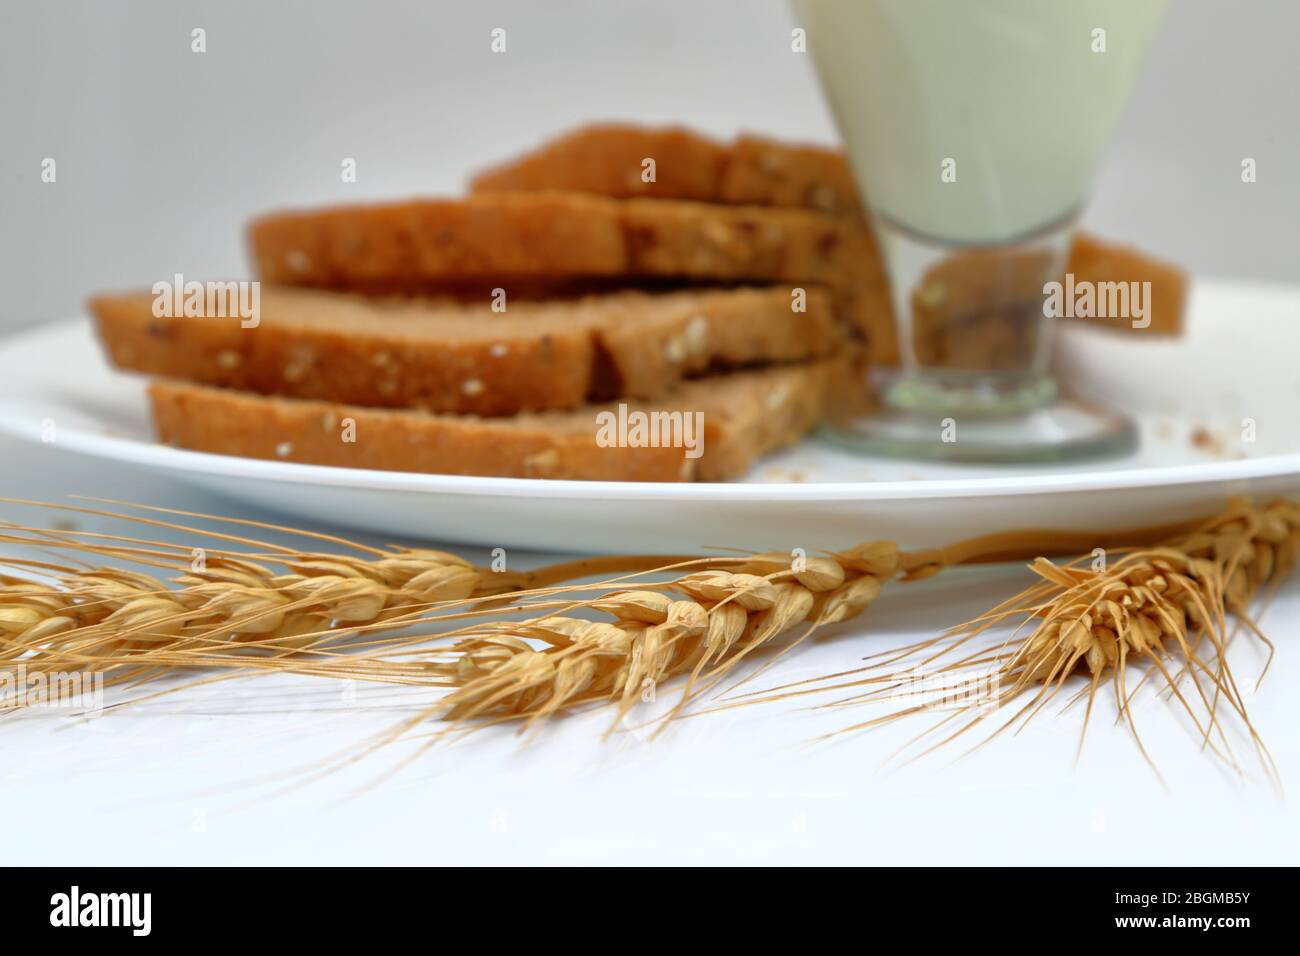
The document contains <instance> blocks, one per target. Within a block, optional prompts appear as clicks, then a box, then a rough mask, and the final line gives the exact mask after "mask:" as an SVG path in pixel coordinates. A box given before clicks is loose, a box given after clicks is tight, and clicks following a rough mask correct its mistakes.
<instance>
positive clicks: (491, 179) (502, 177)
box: [471, 123, 1187, 363]
mask: <svg viewBox="0 0 1300 956" xmlns="http://www.w3.org/2000/svg"><path fill="white" fill-rule="evenodd" d="M646 159H654V160H655V180H654V181H653V182H645V181H643V178H642V175H641V171H642V169H643V164H644V161H645V160H646ZM471 186H472V188H473V189H474V190H475V191H478V192H484V193H488V192H498V191H501V190H515V191H529V190H549V189H565V190H569V191H571V192H575V193H592V194H597V195H602V196H612V197H620V198H622V197H645V198H657V199H691V200H695V201H697V202H712V203H723V204H737V203H739V204H745V205H759V206H784V207H802V208H808V209H816V210H820V211H825V212H831V213H840V214H846V215H849V216H850V217H860V216H861V215H862V212H863V210H862V206H861V204H860V202H859V199H858V193H857V189H856V187H855V184H854V180H853V174H852V171H851V170H850V168H849V163H848V160H847V158H846V157H845V155H844V153H843V152H842V151H840V150H838V149H831V148H827V147H822V146H805V145H797V144H789V143H782V142H780V141H777V140H772V139H767V138H765V137H760V136H741V137H739V138H737V139H736V140H734V141H732V142H731V143H719V142H717V141H715V140H712V139H709V138H707V137H704V136H701V135H699V134H697V133H693V132H691V131H689V130H685V129H682V128H680V127H647V126H637V125H633V124H619V123H602V124H594V125H591V126H583V127H579V128H577V129H575V130H573V131H571V132H569V133H566V134H563V135H561V136H559V137H557V138H555V139H553V140H550V141H549V142H547V143H544V144H543V145H541V146H540V147H538V148H537V149H535V150H532V151H530V152H527V153H525V154H523V155H522V156H520V157H518V158H516V159H514V160H511V161H509V162H506V163H503V164H501V165H499V166H495V167H493V168H491V169H488V170H486V171H485V172H483V173H481V174H480V175H478V176H476V177H475V178H474V179H473V180H472V181H471ZM1066 271H1067V272H1068V273H1071V274H1072V275H1073V276H1074V279H1075V282H1076V283H1090V284H1094V285H1101V284H1102V283H1107V282H1143V281H1146V282H1150V283H1151V310H1150V318H1151V324H1150V325H1149V326H1147V327H1145V328H1143V329H1138V330H1136V331H1142V332H1145V333H1146V334H1150V335H1177V334H1178V333H1179V331H1180V329H1181V327H1182V316H1183V309H1184V307H1185V305H1186V299H1187V276H1186V274H1185V273H1184V272H1183V271H1182V270H1181V269H1179V268H1178V267H1177V266H1174V265H1172V264H1170V263H1168V262H1164V261H1162V260H1160V259H1157V258H1155V257H1153V256H1150V255H1148V254H1146V253H1144V252H1141V251H1140V250H1138V249H1134V248H1130V247H1121V246H1116V245H1112V244H1109V243H1106V242H1103V241H1102V240H1100V239H1097V238H1096V237H1094V236H1090V235H1088V234H1086V233H1081V234H1080V235H1079V237H1078V239H1077V241H1076V242H1075V246H1074V250H1073V252H1072V254H1071V257H1070V260H1069V263H1068V265H1067V267H1066ZM879 274H880V263H879V260H878V254H877V252H876V249H875V246H874V244H871V245H870V246H869V255H868V256H866V257H864V258H863V259H862V260H861V261H860V268H859V270H857V271H856V272H855V274H854V276H853V277H852V279H851V280H850V281H849V282H847V283H837V284H838V285H840V286H841V287H842V291H843V293H844V296H845V301H846V305H847V307H848V311H849V312H850V313H851V314H853V315H854V316H855V317H856V320H857V321H856V324H857V325H858V327H859V328H860V329H861V330H862V332H863V333H864V335H865V336H866V338H867V340H868V343H869V346H870V350H871V351H870V358H871V361H873V362H880V363H892V362H896V361H897V360H898V346H897V341H896V338H895V332H894V323H893V315H892V310H891V309H890V307H889V305H888V295H887V294H886V290H884V288H883V286H882V285H881V284H880V282H879V281H878V278H877V277H878V276H879ZM882 305H884V306H885V307H884V309H882V308H881V306H882ZM1081 321H1085V322H1092V323H1095V324H1099V325H1105V326H1107V327H1111V328H1116V329H1126V330H1127V329H1132V325H1131V323H1129V322H1127V321H1107V320H1104V319H1083V320H1081Z"/></svg>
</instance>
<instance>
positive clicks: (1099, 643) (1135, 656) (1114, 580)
mask: <svg viewBox="0 0 1300 956" xmlns="http://www.w3.org/2000/svg"><path fill="white" fill-rule="evenodd" d="M1298 551H1300V505H1297V504H1296V503H1294V502H1285V501H1282V502H1275V503H1273V504H1271V505H1269V506H1268V507H1265V508H1262V509H1259V508H1256V507H1254V506H1253V505H1251V504H1250V503H1249V502H1247V501H1234V502H1233V503H1232V504H1231V506H1230V507H1229V509H1228V510H1227V511H1226V512H1225V513H1224V514H1223V515H1220V516H1218V517H1216V518H1214V519H1212V520H1210V521H1208V522H1206V523H1204V524H1203V525H1200V526H1199V527H1196V528H1195V529H1194V530H1192V531H1191V532H1189V533H1185V534H1180V535H1177V536H1174V537H1172V538H1170V539H1169V540H1168V541H1167V542H1166V544H1165V545H1164V546H1163V547H1157V548H1144V549H1139V550H1132V551H1128V552H1126V553H1123V554H1122V555H1121V556H1120V557H1119V558H1118V560H1116V561H1114V562H1113V563H1111V564H1110V565H1109V566H1108V567H1105V568H1097V569H1093V568H1085V567H1083V566H1082V561H1076V562H1074V563H1072V564H1065V565H1058V564H1056V563H1054V562H1052V561H1049V560H1047V559H1046V558H1038V559H1037V560H1035V561H1034V562H1033V563H1032V564H1031V565H1030V568H1031V569H1032V570H1033V571H1034V573H1035V574H1036V575H1037V576H1038V577H1039V579H1040V581H1039V583H1038V584H1036V585H1034V586H1032V587H1030V588H1028V589H1026V590H1025V591H1023V592H1022V593H1021V594H1019V595H1017V596H1015V597H1013V598H1012V599H1010V600H1009V601H1006V602H1003V603H1002V604H1000V605H998V606H997V607H995V608H993V609H992V610H991V611H989V612H988V613H986V614H984V615H981V616H980V617H978V618H976V619H975V620H973V621H969V622H967V623H966V624H964V625H961V626H959V627H957V628H955V629H953V630H952V631H950V632H949V633H948V634H947V635H944V636H943V637H942V638H939V639H936V640H934V641H926V642H922V643H920V644H918V645H915V646H913V647H912V648H908V649H905V651H904V652H902V653H900V654H896V655H894V656H892V657H891V658H890V659H889V660H888V661H886V662H885V663H884V664H883V665H882V664H880V663H873V664H871V665H868V666H866V667H863V668H858V669H856V670H853V671H843V672H840V673H839V674H836V675H829V676H827V677H825V678H822V679H814V680H812V681H807V682H801V684H800V685H798V686H797V687H796V686H791V687H785V688H776V689H774V690H773V691H770V692H765V693H763V694H759V695H750V696H749V697H748V698H747V699H746V701H745V703H752V702H757V701H758V700H775V699H786V698H789V697H792V696H797V695H804V694H822V693H827V692H833V693H835V694H836V695H837V696H836V699H835V700H833V701H832V702H831V703H830V704H829V705H823V706H830V707H836V708H839V707H845V706H851V705H856V704H861V703H868V702H872V703H878V702H880V701H881V700H882V699H898V697H899V696H900V695H902V696H904V697H905V698H906V697H914V698H917V699H918V700H919V702H915V703H912V704H910V705H908V706H906V707H904V708H903V709H902V710H899V711H895V712H893V713H889V714H886V715H884V716H881V717H877V718H874V719H871V720H867V721H862V722H859V723H855V724H853V725H851V726H848V727H845V728H843V729H841V730H839V731H836V732H835V733H834V734H831V735H828V736H835V735H838V734H843V733H850V732H855V731H860V730H865V729H869V728H872V727H877V726H880V725H882V724H884V723H888V722H892V721H893V720H896V719H899V718H900V717H906V716H911V715H915V714H918V713H921V712H933V711H934V710H935V709H936V702H935V701H934V699H933V697H927V695H933V694H935V693H936V688H938V689H939V690H940V691H941V696H942V700H941V701H940V704H941V705H942V707H943V708H944V709H947V710H949V711H950V713H949V714H948V716H946V717H944V718H942V719H941V720H939V721H938V722H937V724H935V726H934V727H932V728H931V729H930V730H929V731H926V732H925V733H923V734H921V735H919V736H918V737H917V738H915V739H914V741H913V744H920V743H921V742H922V741H925V742H926V745H925V746H924V747H923V748H919V752H913V753H912V755H911V758H910V759H915V758H916V757H918V756H921V755H923V754H926V753H930V752H932V751H934V750H936V749H938V748H940V747H943V746H945V745H948V744H951V743H953V742H954V741H955V740H956V739H957V738H959V737H961V736H962V735H964V734H967V733H968V732H970V731H972V730H973V729H975V728H976V727H978V726H980V725H981V724H982V723H983V722H984V721H986V720H988V719H990V718H991V717H993V716H994V715H995V714H998V713H1000V712H1002V711H1004V709H1006V708H1008V707H1010V706H1011V705H1012V704H1013V703H1014V704H1017V705H1018V707H1017V709H1016V710H1015V711H1014V713H1012V715H1011V716H1010V717H1009V718H1007V719H1005V720H1004V721H1002V723H1001V724H1000V725H998V726H997V728H996V729H995V730H994V731H993V732H992V734H990V735H989V736H990V737H991V736H996V735H997V734H1000V733H1002V732H1003V731H1005V730H1007V729H1009V728H1013V727H1016V726H1022V725H1023V721H1025V720H1028V719H1030V718H1032V717H1033V716H1034V715H1036V714H1037V713H1039V712H1040V711H1041V710H1042V709H1043V708H1044V707H1045V706H1046V705H1047V704H1049V703H1050V702H1051V701H1052V700H1053V699H1055V698H1056V696H1057V694H1058V693H1059V692H1060V691H1061V689H1062V688H1063V687H1064V686H1065V683H1066V681H1067V679H1068V678H1070V677H1072V676H1074V675H1078V674H1082V675H1083V676H1084V677H1085V678H1086V679H1087V681H1088V684H1087V686H1086V687H1085V688H1083V689H1082V690H1081V691H1080V692H1079V693H1078V694H1076V695H1075V696H1074V698H1073V699H1072V700H1071V701H1070V703H1074V702H1077V701H1079V700H1084V701H1086V709H1085V713H1084V719H1083V726H1082V728H1081V732H1080V740H1079V746H1080V748H1081V747H1082V743H1083V735H1084V733H1085V732H1086V730H1087V725H1088V719H1089V717H1090V716H1091V713H1092V709H1093V704H1094V701H1095V697H1096V694H1097V691H1098V688H1099V686H1100V684H1101V683H1102V682H1103V681H1105V680H1109V681H1110V682H1111V684H1112V685H1113V687H1114V692H1115V698H1116V711H1117V720H1121V721H1124V722H1125V723H1126V724H1127V725H1128V727H1129V729H1130V730H1131V732H1132V734H1133V737H1134V739H1135V741H1136V742H1137V745H1138V747H1139V748H1140V749H1141V751H1142V753H1143V755H1144V757H1145V758H1146V759H1147V761H1148V762H1149V763H1151V766H1152V767H1153V769H1154V767H1155V765H1154V762H1152V761H1151V757H1150V755H1149V754H1148V753H1147V751H1146V749H1145V747H1144V746H1143V744H1142V740H1141V737H1140V735H1139V734H1138V729H1137V725H1136V721H1135V719H1134V713H1133V707H1132V703H1133V697H1134V695H1135V694H1136V692H1137V687H1136V686H1135V687H1132V688H1130V687H1129V686H1128V677H1129V669H1130V667H1132V666H1137V665H1145V667H1146V668H1147V670H1146V673H1145V675H1144V676H1143V678H1142V679H1141V681H1139V685H1140V684H1141V683H1142V682H1145V681H1146V680H1147V679H1149V678H1151V677H1152V676H1153V675H1154V676H1156V677H1158V678H1159V679H1160V680H1162V681H1163V682H1164V685H1165V689H1166V693H1167V694H1168V695H1169V697H1170V699H1172V700H1174V701H1176V702H1177V704H1178V706H1179V707H1181V708H1182V710H1183V711H1184V712H1185V713H1186V714H1187V715H1188V717H1189V718H1190V720H1191V721H1192V723H1193V725H1194V726H1195V727H1196V728H1197V732H1198V735H1199V737H1200V739H1201V743H1202V746H1203V747H1204V748H1205V749H1207V750H1209V751H1210V752H1212V753H1214V754H1216V755H1217V756H1218V757H1220V758H1222V759H1223V760H1224V761H1225V762H1226V763H1227V764H1229V765H1230V766H1231V767H1233V768H1234V769H1236V770H1240V769H1241V768H1240V765H1239V764H1238V762H1237V761H1236V759H1235V757H1234V756H1233V754H1232V748H1231V745H1230V743H1229V740H1228V737H1227V735H1226V734H1225V733H1224V730H1223V728H1222V726H1221V725H1220V712H1221V710H1222V709H1223V708H1225V707H1226V709H1227V710H1229V711H1230V712H1232V713H1234V714H1235V715H1236V716H1237V717H1238V718H1240V720H1241V722H1242V724H1243V725H1244V726H1245V728H1246V729H1247V731H1248V733H1249V736H1250V739H1251V742H1252V744H1253V746H1254V748H1255V749H1256V751H1257V753H1258V755H1259V757H1260V759H1261V761H1262V762H1263V764H1264V766H1265V768H1266V770H1267V772H1268V773H1269V774H1270V775H1275V768H1274V767H1273V765H1272V761H1271V758H1270V757H1269V755H1268V752H1267V749H1266V748H1265V747H1264V745H1263V743H1262V741H1261V740H1260V739H1259V737H1258V735H1257V734H1256V733H1255V730H1254V728H1253V726H1251V724H1250V720H1249V717H1248V715H1247V712H1246V705H1245V700H1244V696H1243V695H1242V693H1241V692H1240V690H1239V688H1238V686H1237V682H1236V679H1235V678H1234V676H1233V674H1232V671H1231V669H1230V667H1229V666H1228V661H1227V657H1226V651H1227V646H1228V644H1229V643H1230V641H1231V637H1232V633H1233V632H1232V631H1231V629H1230V626H1229V622H1228V616H1229V614H1231V615H1233V616H1235V617H1236V618H1238V619H1239V620H1240V621H1241V622H1242V624H1243V625H1244V626H1245V627H1246V628H1247V629H1248V630H1249V632H1251V633H1252V634H1255V635H1256V636H1259V637H1261V638H1262V635H1261V634H1259V631H1258V628H1256V627H1255V625H1254V622H1253V621H1252V620H1251V618H1250V614H1249V606H1250V603H1251V601H1252V599H1254V598H1255V597H1256V596H1257V595H1258V593H1259V592H1260V590H1261V589H1262V588H1264V587H1265V586H1267V585H1270V584H1272V583H1274V582H1276V581H1278V580H1280V578H1281V577H1282V576H1283V575H1285V574H1286V573H1287V572H1289V571H1290V570H1291V568H1292V567H1293V566H1294V564H1295V561H1296V555H1297V552H1298ZM1015 620H1020V621H1021V624H1020V626H1019V627H1018V628H1017V630H1016V632H1015V633H1014V634H1013V635H1012V637H1011V638H1010V639H1008V640H1005V641H1003V642H1002V643H1000V644H997V645H993V646H991V647H990V646H981V645H979V644H977V643H975V639H976V638H978V637H979V636H981V635H983V634H985V633H986V632H988V631H989V630H990V629H992V628H994V627H995V626H997V625H1001V624H1005V623H1007V622H1011V621H1015ZM1270 647H1271V645H1270ZM908 660H912V661H915V662H916V663H914V664H913V666H912V667H910V668H898V667H896V665H897V664H899V663H900V662H904V661H908ZM956 677H960V678H961V680H958V681H954V680H953V678H956ZM846 691H847V692H848V693H846ZM953 698H957V703H956V706H953ZM933 737H938V739H937V740H936V741H934V742H930V740H929V739H930V738H933ZM988 739H989V737H986V738H984V740H985V742H986V741H987V740H988ZM1157 773H1158V771H1157Z"/></svg>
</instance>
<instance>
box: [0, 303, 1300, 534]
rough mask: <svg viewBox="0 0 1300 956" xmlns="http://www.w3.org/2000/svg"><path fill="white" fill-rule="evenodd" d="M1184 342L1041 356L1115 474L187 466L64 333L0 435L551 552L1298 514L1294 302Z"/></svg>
mask: <svg viewBox="0 0 1300 956" xmlns="http://www.w3.org/2000/svg"><path fill="white" fill-rule="evenodd" d="M1188 324H1189V334H1187V335H1185V336H1184V337H1182V338H1180V339H1177V340H1174V341H1165V342H1160V341H1155V340H1151V341H1148V340H1147V339H1145V338H1144V337H1142V336H1140V335H1138V336H1123V335H1117V334H1113V333H1106V332H1104V331H1101V330H1095V329H1087V328H1071V329H1069V330H1068V331H1067V332H1066V333H1065V334H1064V335H1063V336H1062V337H1061V342H1060V349H1061V355H1060V360H1061V363H1062V364H1063V366H1064V367H1065V369H1066V371H1067V374H1068V375H1069V377H1070V380H1071V381H1072V382H1074V383H1075V385H1076V387H1078V388H1081V389H1082V390H1084V391H1085V392H1087V393H1089V394H1090V395H1092V396H1093V397H1095V398H1097V399H1099V400H1101V401H1104V402H1107V403H1109V404H1110V405H1112V406H1113V407H1119V408H1123V409H1125V410H1126V411H1128V412H1129V413H1131V414H1132V415H1134V416H1135V417H1136V418H1137V419H1138V421H1139V425H1140V430H1141V434H1142V441H1141V447H1140V448H1139V450H1138V451H1137V452H1136V453H1135V454H1134V455H1132V456H1129V457H1127V458H1123V459H1118V460H1115V459H1112V460H1109V461H1103V462H1094V463H1090V464H1083V465H1073V466H1069V465H1060V464H1053V465H1034V466H1029V465H1019V466H999V467H980V466H970V465H953V464H935V463H922V462H898V461H887V460H875V459H867V458H861V457H856V456H853V455H851V454H849V453H846V452H843V451H840V450H838V449H836V448H833V447H830V446H828V445H826V444H823V443H821V442H819V441H816V440H811V441H806V442H804V443H803V444H802V445H800V446H798V447H797V448H793V449H791V450H789V451H787V452H784V453H782V454H780V455H777V456H775V457H773V458H769V459H768V460H766V461H764V462H762V463H760V465H759V466H758V467H757V468H756V469H755V471H754V473H753V474H752V475H751V476H750V477H749V479H748V480H746V481H745V482H739V483H733V484H647V483H616V482H578V481H542V480H530V479H516V478H464V477H457V476H449V475H419V474H403V473H398V472H380V471H364V470H359V469H350V468H325V467H318V466H311V465H298V464H293V463H288V462H278V461H257V460H252V459H242V458H231V457H226V456H222V455H206V454H198V453H195V452H187V451H179V450H176V449H172V448H166V447H163V446H161V445H158V444H155V443H154V442H153V441H152V439H151V434H150V429H149V424H148V421H147V416H146V410H145V401H144V395H143V386H142V384H141V382H140V381H139V380H138V379H135V378H131V377H128V376H123V375H118V374H116V373H114V372H112V371H111V370H109V369H108V367H107V366H106V365H105V363H104V361H103V359H102V358H101V357H100V354H99V350H98V346H97V345H96V344H95V342H94V341H93V338H92V335H91V333H90V330H89V328H88V327H87V324H86V322H85V321H84V320H75V321H71V322H66V323H60V324H57V325H51V326H47V327H44V328H41V329H37V330H34V331H31V332H28V333H26V334H23V335H20V336H18V337H15V338H11V339H9V340H7V341H5V342H0V429H3V430H5V431H9V432H12V433H14V434H17V435H20V436H22V437H25V438H29V439H31V440H32V441H34V442H41V441H49V440H52V441H53V443H55V444H57V445H58V446H59V447H60V448H63V449H67V450H71V451H73V452H77V453H80V454H84V455H89V456H95V457H101V458H111V459H115V460H118V461H123V462H129V463H132V464H135V465H139V466H141V467H144V468H153V469H160V470H162V471H165V472H167V473H168V474H171V475H173V476H174V477H175V478H176V479H178V480H180V481H185V482H190V483H192V484H195V485H199V486H201V487H203V488H206V489H208V490H210V491H212V492H213V493H215V494H218V495H220V496H224V497H226V498H230V499H235V500H239V501H245V502H249V503H254V504H256V505H257V506H259V507H261V508H263V509H266V510H270V511H276V512H280V513H282V514H286V515H291V516H297V517H301V518H305V519H308V520H312V521H320V522H326V523H330V524H337V525H344V526H349V527H355V528H362V529H367V530H371V531H378V532H383V533H386V534H390V535H397V536H401V537H420V538H425V539H428V540H432V541H445V542H462V543H468V544H481V545H486V546H492V547H496V546H502V547H519V548H535V549H543V550H553V551H574V550H582V551H649V550H661V549H663V550H678V549H694V548H699V547H709V546H730V547H745V548H781V549H790V548H794V547H802V548H805V549H808V550H812V549H815V548H823V547H835V546H844V545H847V544H850V543H852V542H855V541H859V540H863V539H868V538H876V537H880V538H892V539H895V540H898V541H899V542H900V543H902V544H904V545H905V546H908V547H917V546H929V545H936V544H943V543H946V542H951V541H953V540H956V539H958V538H962V537H966V536H968V535H975V534H984V533H989V532H994V531H1002V530H1008V529H1011V528H1027V527H1039V528H1064V529H1071V530H1090V529H1100V528H1108V527H1125V526H1133V525H1150V524H1163V523H1165V522H1172V521H1178V520H1184V519H1186V518H1189V517H1194V516H1196V515H1198V514H1201V513H1205V512H1208V511H1212V510H1214V509H1215V508H1217V507H1219V506H1220V505H1221V504H1222V503H1223V501H1224V500H1225V499H1226V498H1228V497H1229V496H1232V495H1239V494H1251V495H1256V496H1260V497H1271V496H1275V495H1295V494H1300V367H1298V359H1300V288H1296V287H1286V286H1265V285H1246V284H1238V283H1233V284H1228V283H1223V282H1207V281H1202V282H1199V283H1197V285H1196V287H1195V290H1194V295H1193V298H1192V302H1191V310H1190V317H1189V323H1188ZM1252 429H1253V440H1250V439H1251V430H1252ZM87 490H88V491H93V489H87ZM0 493H3V473H2V472H0Z"/></svg>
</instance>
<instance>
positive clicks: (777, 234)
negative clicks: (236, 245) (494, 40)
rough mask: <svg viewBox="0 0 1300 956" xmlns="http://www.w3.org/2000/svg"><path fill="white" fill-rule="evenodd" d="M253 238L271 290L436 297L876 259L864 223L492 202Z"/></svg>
mask: <svg viewBox="0 0 1300 956" xmlns="http://www.w3.org/2000/svg"><path fill="white" fill-rule="evenodd" d="M249 240H250V245H251V248H252V253H253V258H254V261H255V263H256V267H257V272H258V275H259V276H260V277H261V278H262V279H264V280H266V281H267V282H270V283H276V284H281V285H299V286H311V287H315V288H325V289H352V290H358V291H373V290H375V289H393V288H399V289H403V290H419V291H430V290H438V289H440V288H446V287H457V286H463V285H465V284H473V283H479V284H483V283H487V284H490V285H495V286H497V287H500V288H503V289H505V290H506V291H507V293H508V294H513V293H514V292H515V291H517V290H515V289H512V284H513V283H516V282H519V283H522V284H524V286H525V287H526V286H527V284H528V283H530V282H535V281H536V280H537V279H538V278H544V279H545V280H546V281H548V282H551V281H555V280H574V279H589V280H596V281H601V280H606V281H607V280H610V279H617V280H620V281H625V282H626V281H629V280H632V281H636V280H643V279H673V280H688V281H695V282H728V283H734V282H751V283H791V282H793V283H824V284H839V283H844V282H851V281H853V278H854V277H855V276H856V275H857V274H858V273H859V271H860V270H861V268H862V262H863V260H864V258H867V257H870V256H872V255H874V253H873V252H872V240H871V236H870V233H869V231H868V230H867V228H866V227H865V225H864V224H863V223H862V222H861V221H859V220H856V219H852V218H848V217H839V216H827V215H824V214H821V213H817V212H812V211H809V210H805V209H778V208H766V207H760V206H718V205H710V204H706V203H692V202H666V201H655V200H640V199H630V200H622V201H620V200H614V199H609V198H607V197H603V196H592V195H580V194H577V193H561V192H536V193H483V194H479V195H474V196H470V197H467V198H464V199H424V200H415V201H411V202H402V203H388V204H381V205H371V206H344V207H335V208H330V209H323V210H311V211H306V212H285V213H276V214H272V215H267V216H263V217H261V218H260V219H257V220H255V221H254V222H253V224H252V226H251V227H250V230H249Z"/></svg>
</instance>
